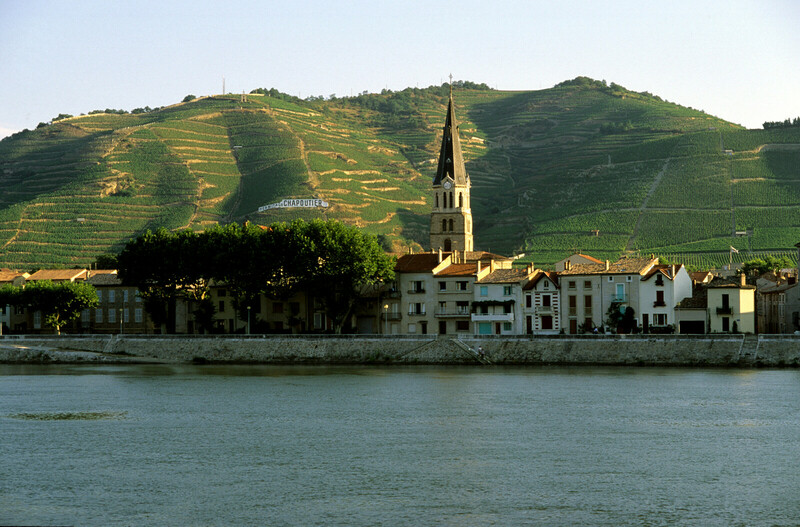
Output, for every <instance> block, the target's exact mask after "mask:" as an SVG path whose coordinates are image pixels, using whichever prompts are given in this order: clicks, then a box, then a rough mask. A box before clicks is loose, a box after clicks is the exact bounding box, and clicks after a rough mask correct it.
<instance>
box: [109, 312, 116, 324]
mask: <svg viewBox="0 0 800 527" xmlns="http://www.w3.org/2000/svg"><path fill="white" fill-rule="evenodd" d="M116 321H117V310H116V309H109V310H108V323H109V324H113V323H114V322H116Z"/></svg>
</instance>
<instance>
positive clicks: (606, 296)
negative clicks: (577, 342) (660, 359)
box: [558, 257, 658, 334]
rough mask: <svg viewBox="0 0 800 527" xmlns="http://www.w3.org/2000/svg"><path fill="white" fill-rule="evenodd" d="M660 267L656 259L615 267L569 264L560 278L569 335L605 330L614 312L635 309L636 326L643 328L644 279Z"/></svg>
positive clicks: (563, 317) (624, 260)
mask: <svg viewBox="0 0 800 527" xmlns="http://www.w3.org/2000/svg"><path fill="white" fill-rule="evenodd" d="M656 265H658V259H657V258H655V257H651V258H627V257H623V258H620V259H619V260H617V261H616V262H613V263H612V262H609V261H608V260H606V261H605V262H604V263H581V264H573V263H572V262H571V261H570V260H567V261H566V262H565V263H564V270H563V271H561V272H560V273H559V274H558V280H559V282H560V292H561V301H560V307H561V313H560V319H561V321H562V324H563V325H564V327H565V329H566V332H567V333H569V334H576V333H582V332H588V331H592V330H593V329H594V328H598V327H599V328H603V327H605V321H606V318H607V314H608V312H609V310H610V309H619V310H620V311H622V310H626V309H628V308H630V309H632V310H633V314H634V322H635V324H636V325H639V324H640V320H641V319H640V318H639V314H640V313H641V309H640V293H639V290H640V287H641V283H642V280H641V279H642V277H643V276H645V275H647V273H649V272H650V271H651V270H652V269H653V267H654V266H656ZM609 329H611V330H612V331H613V330H614V328H609Z"/></svg>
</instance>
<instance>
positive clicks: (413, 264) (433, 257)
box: [394, 253, 445, 273]
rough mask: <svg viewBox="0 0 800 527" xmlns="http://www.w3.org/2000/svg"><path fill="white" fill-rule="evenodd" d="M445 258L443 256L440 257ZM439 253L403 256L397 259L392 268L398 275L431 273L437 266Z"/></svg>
mask: <svg viewBox="0 0 800 527" xmlns="http://www.w3.org/2000/svg"><path fill="white" fill-rule="evenodd" d="M442 258H445V255H444V254H443V255H442ZM440 263H441V262H440V261H439V253H420V254H404V255H403V256H401V257H400V258H398V259H397V264H396V265H395V266H394V270H395V272H398V273H425V272H430V271H433V268H434V267H436V266H437V265H439V264H440Z"/></svg>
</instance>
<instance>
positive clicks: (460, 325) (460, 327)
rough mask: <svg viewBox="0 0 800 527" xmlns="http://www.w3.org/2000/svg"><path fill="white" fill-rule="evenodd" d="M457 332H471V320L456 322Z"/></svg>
mask: <svg viewBox="0 0 800 527" xmlns="http://www.w3.org/2000/svg"><path fill="white" fill-rule="evenodd" d="M456 331H469V320H456Z"/></svg>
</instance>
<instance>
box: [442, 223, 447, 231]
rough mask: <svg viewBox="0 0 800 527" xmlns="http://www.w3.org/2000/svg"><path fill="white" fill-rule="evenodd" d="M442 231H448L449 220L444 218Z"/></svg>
mask: <svg viewBox="0 0 800 527" xmlns="http://www.w3.org/2000/svg"><path fill="white" fill-rule="evenodd" d="M442 232H447V220H442Z"/></svg>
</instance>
